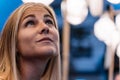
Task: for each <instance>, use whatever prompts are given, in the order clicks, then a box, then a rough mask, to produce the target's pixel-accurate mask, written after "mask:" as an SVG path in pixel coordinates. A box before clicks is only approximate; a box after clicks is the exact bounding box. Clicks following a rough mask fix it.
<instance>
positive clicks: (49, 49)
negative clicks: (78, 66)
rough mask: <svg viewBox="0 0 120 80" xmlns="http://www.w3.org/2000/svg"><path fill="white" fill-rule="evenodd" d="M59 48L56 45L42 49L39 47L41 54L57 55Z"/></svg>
mask: <svg viewBox="0 0 120 80" xmlns="http://www.w3.org/2000/svg"><path fill="white" fill-rule="evenodd" d="M57 52H58V51H57V49H56V48H55V47H49V46H48V47H42V48H41V49H39V54H40V55H41V56H42V55H44V56H51V57H52V56H53V57H54V56H57V55H58V53H57Z"/></svg>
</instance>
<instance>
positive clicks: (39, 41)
mask: <svg viewBox="0 0 120 80" xmlns="http://www.w3.org/2000/svg"><path fill="white" fill-rule="evenodd" d="M39 42H52V41H50V40H42V41H39Z"/></svg>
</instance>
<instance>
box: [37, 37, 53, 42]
mask: <svg viewBox="0 0 120 80" xmlns="http://www.w3.org/2000/svg"><path fill="white" fill-rule="evenodd" d="M42 41H50V42H53V40H52V39H50V38H49V37H45V38H42V39H40V40H38V41H37V42H42Z"/></svg>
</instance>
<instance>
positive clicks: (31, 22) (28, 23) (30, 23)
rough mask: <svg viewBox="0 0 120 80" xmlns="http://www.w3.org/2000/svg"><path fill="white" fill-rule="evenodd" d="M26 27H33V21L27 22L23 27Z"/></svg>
mask: <svg viewBox="0 0 120 80" xmlns="http://www.w3.org/2000/svg"><path fill="white" fill-rule="evenodd" d="M28 25H30V26H32V25H35V21H33V20H29V21H28V22H26V24H25V26H26V27H27V26H28Z"/></svg>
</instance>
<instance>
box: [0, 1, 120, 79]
mask: <svg viewBox="0 0 120 80" xmlns="http://www.w3.org/2000/svg"><path fill="white" fill-rule="evenodd" d="M24 1H25V0H24ZM24 1H22V0H11V1H9V0H1V1H0V31H2V28H3V26H4V23H5V22H6V20H7V18H8V17H9V15H10V14H11V13H12V11H13V10H15V9H16V8H17V7H18V6H19V5H21V4H23V3H24ZM26 1H28V0H26ZM34 1H40V0H34ZM41 1H43V2H44V1H47V2H48V1H50V0H41ZM52 1H53V2H51V3H50V6H51V7H52V8H53V9H54V11H55V13H56V17H57V21H58V27H59V32H60V48H61V49H60V53H61V59H62V78H63V80H114V77H115V75H116V74H118V73H119V56H120V54H119V53H120V49H119V42H120V28H119V27H120V1H119V0H113V1H112V0H52Z"/></svg>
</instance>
